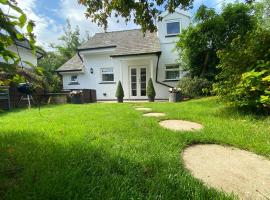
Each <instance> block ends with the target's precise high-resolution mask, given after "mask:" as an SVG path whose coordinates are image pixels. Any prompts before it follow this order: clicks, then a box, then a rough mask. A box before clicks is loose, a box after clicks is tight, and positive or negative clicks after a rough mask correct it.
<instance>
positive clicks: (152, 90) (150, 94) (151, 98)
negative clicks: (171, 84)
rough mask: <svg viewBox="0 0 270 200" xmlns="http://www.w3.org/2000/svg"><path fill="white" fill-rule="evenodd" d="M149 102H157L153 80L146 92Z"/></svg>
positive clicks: (150, 80)
mask: <svg viewBox="0 0 270 200" xmlns="http://www.w3.org/2000/svg"><path fill="white" fill-rule="evenodd" d="M146 93H147V96H148V100H149V102H154V101H155V96H156V91H155V88H154V85H153V81H152V78H150V79H149V81H148V84H147V90H146Z"/></svg>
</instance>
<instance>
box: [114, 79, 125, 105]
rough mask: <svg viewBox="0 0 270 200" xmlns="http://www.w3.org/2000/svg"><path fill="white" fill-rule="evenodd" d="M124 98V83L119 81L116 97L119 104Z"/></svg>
mask: <svg viewBox="0 0 270 200" xmlns="http://www.w3.org/2000/svg"><path fill="white" fill-rule="evenodd" d="M124 96H125V94H124V90H123V87H122V83H121V81H118V85H117V89H116V93H115V97H117V101H118V102H119V103H122V102H123V98H124Z"/></svg>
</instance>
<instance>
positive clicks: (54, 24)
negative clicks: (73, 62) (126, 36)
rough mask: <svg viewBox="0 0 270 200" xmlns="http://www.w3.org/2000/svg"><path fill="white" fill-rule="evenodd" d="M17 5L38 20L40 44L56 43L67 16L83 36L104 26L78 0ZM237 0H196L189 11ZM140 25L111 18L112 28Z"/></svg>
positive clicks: (25, 1)
mask: <svg viewBox="0 0 270 200" xmlns="http://www.w3.org/2000/svg"><path fill="white" fill-rule="evenodd" d="M17 1H18V5H19V6H20V7H21V8H22V9H23V10H24V11H25V13H26V14H27V16H28V18H30V19H32V20H34V21H35V22H36V27H35V30H34V32H35V34H36V36H37V42H38V44H39V45H41V46H43V47H45V48H46V49H49V44H50V43H54V44H55V43H57V42H58V38H59V37H60V36H61V34H62V33H63V30H62V29H63V25H65V22H66V19H67V18H68V19H69V20H70V22H71V25H72V26H73V27H75V26H79V28H80V30H81V34H82V36H85V33H86V31H87V32H88V33H89V34H90V35H93V34H95V33H96V32H102V31H103V29H102V28H101V27H98V26H97V25H96V24H94V23H92V22H91V21H90V20H89V19H88V20H87V19H86V18H85V16H84V10H85V8H84V7H83V6H80V5H78V3H77V0H17ZM233 1H234V0H194V4H193V5H194V8H193V9H192V10H190V11H189V12H190V13H191V15H193V14H194V13H195V12H196V10H197V9H198V7H199V6H200V5H201V4H205V5H207V6H208V7H214V8H216V9H217V10H220V8H221V5H222V4H223V3H224V2H225V3H228V2H233ZM132 28H138V26H137V25H135V24H133V23H131V22H130V23H128V24H126V23H125V22H124V21H123V20H120V23H117V20H116V19H110V20H109V28H108V30H109V31H115V30H123V29H132Z"/></svg>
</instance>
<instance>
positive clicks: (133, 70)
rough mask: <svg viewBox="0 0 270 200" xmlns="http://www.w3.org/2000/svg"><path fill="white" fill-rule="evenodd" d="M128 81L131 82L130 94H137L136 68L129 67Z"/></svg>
mask: <svg viewBox="0 0 270 200" xmlns="http://www.w3.org/2000/svg"><path fill="white" fill-rule="evenodd" d="M130 72H131V73H130V77H131V78H130V80H131V81H130V82H131V96H133V97H134V96H137V69H136V68H131V70H130Z"/></svg>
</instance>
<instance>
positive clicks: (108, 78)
mask: <svg viewBox="0 0 270 200" xmlns="http://www.w3.org/2000/svg"><path fill="white" fill-rule="evenodd" d="M102 81H114V75H113V74H102Z"/></svg>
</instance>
